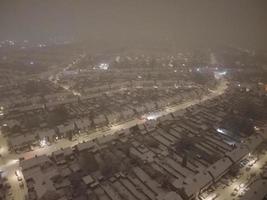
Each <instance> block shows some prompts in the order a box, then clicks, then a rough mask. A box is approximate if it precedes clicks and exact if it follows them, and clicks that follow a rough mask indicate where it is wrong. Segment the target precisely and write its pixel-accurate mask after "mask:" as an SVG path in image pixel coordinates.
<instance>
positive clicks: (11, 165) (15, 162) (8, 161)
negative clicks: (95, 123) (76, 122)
mask: <svg viewBox="0 0 267 200" xmlns="http://www.w3.org/2000/svg"><path fill="white" fill-rule="evenodd" d="M226 88H227V81H225V80H222V81H221V82H220V83H219V85H218V87H217V88H216V90H214V91H211V92H210V93H209V94H208V95H206V96H204V97H202V98H201V99H195V100H192V101H187V102H185V103H181V104H179V105H176V106H172V107H167V108H166V109H164V110H162V111H159V112H157V115H158V116H162V115H166V114H169V113H172V112H175V111H178V110H181V109H185V108H187V107H190V106H192V105H195V104H198V103H200V102H203V101H206V100H208V99H212V98H214V97H216V96H219V95H221V94H223V93H224V91H225V90H226ZM145 121H146V120H143V119H137V118H136V119H133V120H130V121H128V122H125V123H122V124H119V125H114V126H112V127H111V128H110V129H109V130H107V131H97V132H94V133H91V134H89V135H88V134H86V133H83V134H81V135H80V136H79V137H78V138H77V140H75V141H69V140H67V139H61V140H59V141H57V143H54V144H51V145H50V146H45V147H42V148H37V149H34V150H33V151H30V152H26V153H21V154H14V153H9V152H8V150H7V149H8V146H7V142H6V138H4V137H3V136H2V135H1V133H0V144H1V149H2V151H3V153H2V157H0V171H3V172H4V176H6V177H7V178H8V181H9V183H10V185H11V193H12V196H10V199H14V200H22V199H23V197H24V196H25V195H27V188H26V184H25V183H24V185H25V186H24V188H20V187H19V181H18V180H17V177H16V175H15V171H16V170H18V171H19V172H20V167H19V158H21V157H24V158H25V159H30V158H33V157H34V156H35V155H38V156H40V155H44V154H46V155H50V154H51V153H52V152H54V151H56V150H59V149H61V148H66V147H73V146H75V145H77V144H78V143H81V142H83V141H89V140H93V139H95V138H97V137H101V136H104V135H109V134H114V133H116V132H117V131H118V130H121V129H127V128H130V127H132V126H135V125H137V124H143V123H144V122H145ZM1 149H0V152H1ZM20 173H21V172H20ZM23 181H24V180H23Z"/></svg>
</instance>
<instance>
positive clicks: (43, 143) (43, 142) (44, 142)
mask: <svg viewBox="0 0 267 200" xmlns="http://www.w3.org/2000/svg"><path fill="white" fill-rule="evenodd" d="M46 145H47V141H46V139H45V138H43V139H42V140H40V146H41V147H44V146H46Z"/></svg>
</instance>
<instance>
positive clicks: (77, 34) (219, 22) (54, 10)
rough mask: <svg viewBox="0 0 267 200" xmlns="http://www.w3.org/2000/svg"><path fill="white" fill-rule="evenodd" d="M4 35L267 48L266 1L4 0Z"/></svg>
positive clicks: (0, 34)
mask: <svg viewBox="0 0 267 200" xmlns="http://www.w3.org/2000/svg"><path fill="white" fill-rule="evenodd" d="M0 27H1V31H0V39H1V40H3V39H12V40H24V39H27V40H42V41H46V40H49V39H51V38H64V39H74V40H75V41H81V40H107V41H109V40H110V41H117V42H119V43H123V44H124V43H125V44H127V43H135V42H136V43H143V42H145V41H152V42H157V41H162V40H163V41H171V42H175V43H177V44H178V45H179V44H181V45H186V44H194V45H196V46H197V45H199V44H204V43H205V44H207V45H209V44H211V45H212V44H226V45H228V44H231V45H236V46H240V47H245V48H247V47H248V48H260V49H267V45H266V44H267V1H266V0H0Z"/></svg>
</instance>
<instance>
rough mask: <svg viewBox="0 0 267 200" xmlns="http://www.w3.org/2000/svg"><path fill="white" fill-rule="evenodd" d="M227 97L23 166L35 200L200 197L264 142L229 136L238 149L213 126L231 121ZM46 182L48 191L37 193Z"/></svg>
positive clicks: (260, 137)
mask: <svg viewBox="0 0 267 200" xmlns="http://www.w3.org/2000/svg"><path fill="white" fill-rule="evenodd" d="M225 97H226V96H222V97H218V98H215V99H212V100H208V101H206V102H204V103H202V104H199V105H197V106H192V107H190V108H189V109H186V110H182V111H181V110H180V111H178V112H174V113H172V114H169V115H166V116H162V117H159V118H158V119H157V120H152V121H147V122H146V123H145V124H140V125H137V126H135V127H132V128H130V129H127V130H121V131H119V132H118V133H116V134H114V135H108V136H103V137H100V138H97V139H95V140H93V141H87V142H83V143H80V144H78V145H76V146H75V147H73V148H66V149H60V150H58V151H56V152H54V153H52V155H51V156H41V158H40V157H36V158H33V159H31V160H24V161H22V162H21V168H22V171H23V174H24V177H25V180H26V182H27V185H29V186H30V188H31V189H29V188H28V189H29V195H30V199H42V198H45V197H46V196H47V195H48V193H53V194H54V195H55V196H56V197H57V198H58V199H68V198H71V199H80V198H84V199H100V200H102V199H104V200H105V199H107V200H113V199H121V200H123V199H132V200H143V199H147V200H174V199H175V200H179V199H184V200H187V199H193V198H195V197H197V196H198V194H199V193H201V192H202V191H204V190H205V189H206V188H207V187H209V186H210V185H212V184H213V183H215V182H217V181H218V180H219V179H220V178H221V177H222V176H223V175H225V174H226V173H227V172H228V170H229V169H231V167H232V166H233V165H235V164H236V163H238V162H239V161H240V160H241V159H242V158H243V157H245V156H246V155H247V154H248V153H250V152H253V151H254V150H255V149H256V148H257V147H258V146H259V145H260V144H261V143H262V142H264V141H266V139H267V137H266V133H257V134H253V135H251V136H249V137H246V138H242V141H243V142H241V141H239V140H237V139H235V138H232V137H231V136H227V137H228V138H227V139H228V140H230V139H231V140H232V142H234V145H232V143H231V144H230V143H228V142H227V141H228V140H226V138H225V136H223V135H221V134H220V133H218V132H217V131H216V126H214V125H216V124H218V123H219V122H221V120H222V118H223V116H226V115H227V112H228V111H227V110H225V109H224V106H226V105H227V104H229V103H231V102H229V101H227V98H225ZM240 137H241V136H240ZM40 160H42V162H41V161H40ZM40 162H41V163H40ZM34 170H36V174H34V173H33V172H34ZM36 177H41V180H35V179H38V178H36ZM74 177H75V182H73V178H74ZM47 178H49V180H47ZM42 179H45V180H42ZM42 182H45V183H47V184H42V186H41V189H40V186H39V185H40V184H38V183H42ZM39 189H40V191H39ZM66 191H69V192H66ZM51 199H52V197H51Z"/></svg>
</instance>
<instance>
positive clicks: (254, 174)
mask: <svg viewBox="0 0 267 200" xmlns="http://www.w3.org/2000/svg"><path fill="white" fill-rule="evenodd" d="M257 159H258V160H257V161H256V162H255V163H254V162H253V163H254V164H253V165H252V166H251V169H250V170H249V171H248V170H246V168H247V167H248V165H249V164H250V163H248V164H247V165H245V166H244V167H243V168H242V169H240V174H241V176H240V177H239V178H238V179H236V180H234V181H232V182H231V183H230V185H229V186H227V187H225V188H223V187H222V186H219V187H218V188H216V189H215V191H214V192H212V193H211V194H210V195H209V196H208V197H206V198H205V199H203V200H213V199H214V198H212V197H213V196H215V194H217V196H218V197H217V198H215V199H216V200H238V199H240V198H241V199H242V197H238V195H242V194H244V193H245V192H246V189H248V188H247V186H248V185H249V183H251V182H253V180H256V179H258V178H260V173H261V172H262V170H261V167H262V166H263V165H264V164H265V162H267V152H266V151H265V152H264V154H261V155H259V156H258V158H257ZM233 192H235V193H236V194H235V195H234V196H232V193H233Z"/></svg>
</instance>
